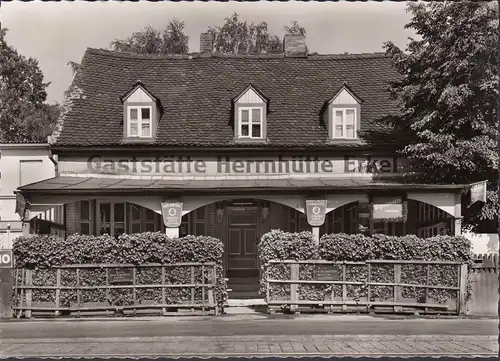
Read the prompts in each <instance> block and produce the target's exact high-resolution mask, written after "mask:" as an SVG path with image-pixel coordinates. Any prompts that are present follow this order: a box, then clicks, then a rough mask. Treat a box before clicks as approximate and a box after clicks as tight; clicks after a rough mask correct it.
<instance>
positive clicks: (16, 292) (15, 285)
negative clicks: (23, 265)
mask: <svg viewBox="0 0 500 361" xmlns="http://www.w3.org/2000/svg"><path fill="white" fill-rule="evenodd" d="M14 277H16V279H15V280H14V297H15V298H14V306H15V307H19V301H18V300H19V294H20V293H19V288H18V287H19V268H16V270H15V272H14ZM18 312H19V310H15V311H14V317H16V316H17V313H18Z"/></svg>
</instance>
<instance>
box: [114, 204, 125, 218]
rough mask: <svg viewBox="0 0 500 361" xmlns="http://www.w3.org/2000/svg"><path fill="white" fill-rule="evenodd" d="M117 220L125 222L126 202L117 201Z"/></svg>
mask: <svg viewBox="0 0 500 361" xmlns="http://www.w3.org/2000/svg"><path fill="white" fill-rule="evenodd" d="M115 222H125V203H115Z"/></svg>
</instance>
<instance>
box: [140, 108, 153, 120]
mask: <svg viewBox="0 0 500 361" xmlns="http://www.w3.org/2000/svg"><path fill="white" fill-rule="evenodd" d="M141 119H142V120H144V119H151V113H150V111H149V108H141Z"/></svg>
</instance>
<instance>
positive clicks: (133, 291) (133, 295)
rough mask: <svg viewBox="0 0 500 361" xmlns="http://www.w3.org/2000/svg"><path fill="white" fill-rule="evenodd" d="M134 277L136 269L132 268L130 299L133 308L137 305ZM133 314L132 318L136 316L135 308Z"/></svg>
mask: <svg viewBox="0 0 500 361" xmlns="http://www.w3.org/2000/svg"><path fill="white" fill-rule="evenodd" d="M135 277H136V267H134V268H132V285H133V288H132V297H133V300H134V306H135V305H136V303H137V299H136V297H137V292H136V288H135V286H136V279H135ZM133 312H134V316H135V314H136V309H135V308H134V311H133Z"/></svg>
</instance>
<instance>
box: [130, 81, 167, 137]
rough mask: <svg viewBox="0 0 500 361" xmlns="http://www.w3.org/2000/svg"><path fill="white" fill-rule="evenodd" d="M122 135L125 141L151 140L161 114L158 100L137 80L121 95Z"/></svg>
mask: <svg viewBox="0 0 500 361" xmlns="http://www.w3.org/2000/svg"><path fill="white" fill-rule="evenodd" d="M120 100H121V101H122V103H123V136H124V141H125V142H151V141H152V140H153V139H155V134H156V129H157V128H158V119H159V118H160V114H161V104H160V102H159V100H158V99H157V98H156V97H155V96H154V95H153V94H152V93H151V92H149V91H148V90H147V89H146V87H145V86H144V85H143V84H142V83H141V82H140V81H139V82H137V83H136V84H135V85H134V86H133V87H132V88H131V89H130V90H129V91H128V92H127V93H126V94H125V95H124V96H123V97H121V98H120Z"/></svg>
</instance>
